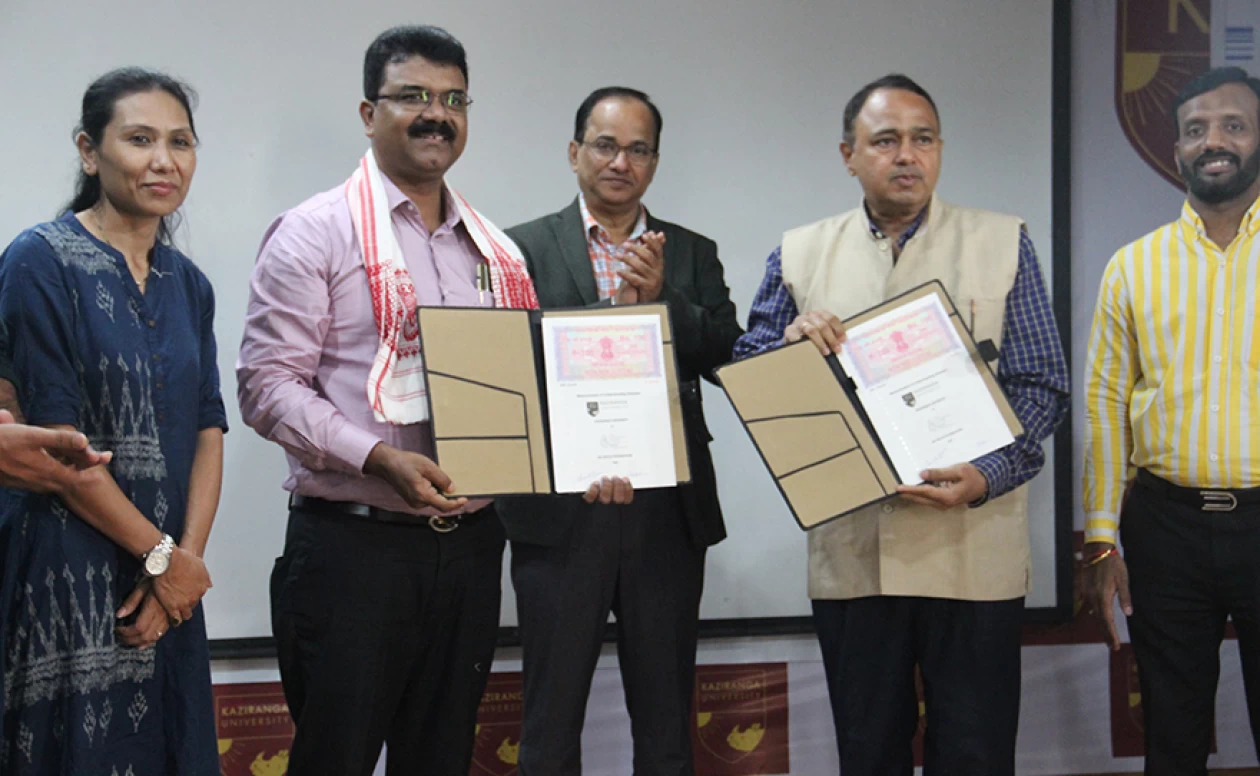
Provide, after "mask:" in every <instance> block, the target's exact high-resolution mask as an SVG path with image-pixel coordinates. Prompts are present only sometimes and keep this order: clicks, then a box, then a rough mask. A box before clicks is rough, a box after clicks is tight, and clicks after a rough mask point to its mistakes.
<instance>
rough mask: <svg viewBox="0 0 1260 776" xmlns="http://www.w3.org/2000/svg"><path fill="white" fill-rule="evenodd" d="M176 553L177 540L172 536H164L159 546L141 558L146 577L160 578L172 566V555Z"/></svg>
mask: <svg viewBox="0 0 1260 776" xmlns="http://www.w3.org/2000/svg"><path fill="white" fill-rule="evenodd" d="M174 551H175V540H174V539H172V538H171V535H170V534H162V541H160V542H158V544H157V546H156V547H154V548H153V549H151V550H149V551H148V552H146V553H145V554H143V555H141V556H140V560H141V561H142V562H143V564H144V565H143V569H144V573H145V576H148V577H160V576H162V574H164V573H165V572H166V569H167V568H168V567H169V566H170V565H171V553H173V552H174Z"/></svg>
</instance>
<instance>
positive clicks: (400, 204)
mask: <svg viewBox="0 0 1260 776" xmlns="http://www.w3.org/2000/svg"><path fill="white" fill-rule="evenodd" d="M381 184H382V185H383V186H384V187H385V202H386V203H387V204H388V205H389V212H390V213H393V212H394V211H396V210H398V208H403V209H404V211H405V212H407V213H410V214H411V215H414V216H415V222H416V224H417V225H419V228H420V230H421V232H423V233H424V234H426V235H428V236H430V237H432V236H433V235H429V234H428V228H427V227H426V226H425V225H424V219H423V218H421V217H420V209H419V208H418V207H416V204H415V203H414V202H412V201H411V198H410V197H408V196H407V195H406V194H404V193H403V191H402V189H400V188H398V186H397V184H395V183H394V182H393V181H392V180H390V179H389V176H388V175H385V174H384V173H382V174H381ZM442 205H443V207H445V208H446V214H445V218H444V219H443V220H442V224H441V226H439V227H438V228H437V229H436V230H434V232H433V234H434V235H436V234H439V233H441V232H443V231H450V230H454V229H455V227H456V226H458V225H459V222H460V220H461V219H460V215H459V208H457V207H455V197H454V196H452V195H451V190H450V189H449V188H447V186H446V183H443V184H442Z"/></svg>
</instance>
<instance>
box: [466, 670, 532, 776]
mask: <svg viewBox="0 0 1260 776" xmlns="http://www.w3.org/2000/svg"><path fill="white" fill-rule="evenodd" d="M524 698H525V691H524V688H523V686H522V683H521V674H520V672H513V673H501V674H490V678H489V680H488V681H487V682H486V691H485V693H483V694H482V696H481V705H480V706H479V707H478V709H477V739H476V742H475V743H474V744H473V764H472V771H471V772H470V776H514V774H515V773H516V763H517V759H518V758H519V756H520V751H521V715H522V713H523V705H524Z"/></svg>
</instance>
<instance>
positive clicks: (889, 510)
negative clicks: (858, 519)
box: [883, 504, 896, 515]
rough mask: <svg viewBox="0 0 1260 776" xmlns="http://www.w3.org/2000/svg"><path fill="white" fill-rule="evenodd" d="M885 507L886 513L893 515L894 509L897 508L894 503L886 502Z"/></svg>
mask: <svg viewBox="0 0 1260 776" xmlns="http://www.w3.org/2000/svg"><path fill="white" fill-rule="evenodd" d="M883 509H884V514H886V515H891V514H892V513H893V510H894V509H896V507H894V506H893V505H892V504H885V505H884V507H883Z"/></svg>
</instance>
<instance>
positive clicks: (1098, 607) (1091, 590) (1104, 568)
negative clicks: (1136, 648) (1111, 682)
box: [1082, 542, 1133, 652]
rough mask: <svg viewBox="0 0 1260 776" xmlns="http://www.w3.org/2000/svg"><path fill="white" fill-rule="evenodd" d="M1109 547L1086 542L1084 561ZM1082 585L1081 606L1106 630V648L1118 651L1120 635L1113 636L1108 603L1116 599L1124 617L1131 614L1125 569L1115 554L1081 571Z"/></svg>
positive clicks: (1113, 617) (1113, 623) (1113, 619)
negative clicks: (1100, 622) (1095, 617)
mask: <svg viewBox="0 0 1260 776" xmlns="http://www.w3.org/2000/svg"><path fill="white" fill-rule="evenodd" d="M1111 546H1112V545H1110V544H1107V543H1106V542H1090V543H1089V544H1087V545H1085V551H1084V557H1086V558H1088V557H1090V556H1091V555H1095V554H1097V553H1099V552H1102V551H1103V550H1106V549H1107V548H1108V547H1111ZM1082 585H1083V586H1084V588H1085V606H1086V607H1087V608H1088V610H1089V611H1090V612H1091V613H1093V614H1096V615H1097V616H1098V617H1099V619H1101V620H1102V623H1103V625H1104V626H1105V627H1106V629H1107V644H1108V646H1110V647H1111V649H1112V651H1113V652H1114V651H1116V650H1119V649H1120V634H1119V633H1117V632H1116V615H1115V607H1114V606H1113V605H1112V602H1113V601H1114V600H1115V598H1116V596H1117V595H1118V596H1119V597H1120V609H1121V610H1122V611H1123V612H1124V614H1125V616H1126V617H1127V616H1129V615H1132V614H1133V601H1132V599H1131V598H1130V597H1129V567H1128V566H1126V565H1125V563H1124V558H1122V557H1120V555H1119V553H1117V554H1115V555H1112V556H1111V557H1109V558H1105V559H1103V560H1101V561H1099V562H1098V563H1095V564H1094V565H1092V566H1086V567H1085V573H1084V578H1083V579H1082Z"/></svg>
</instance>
